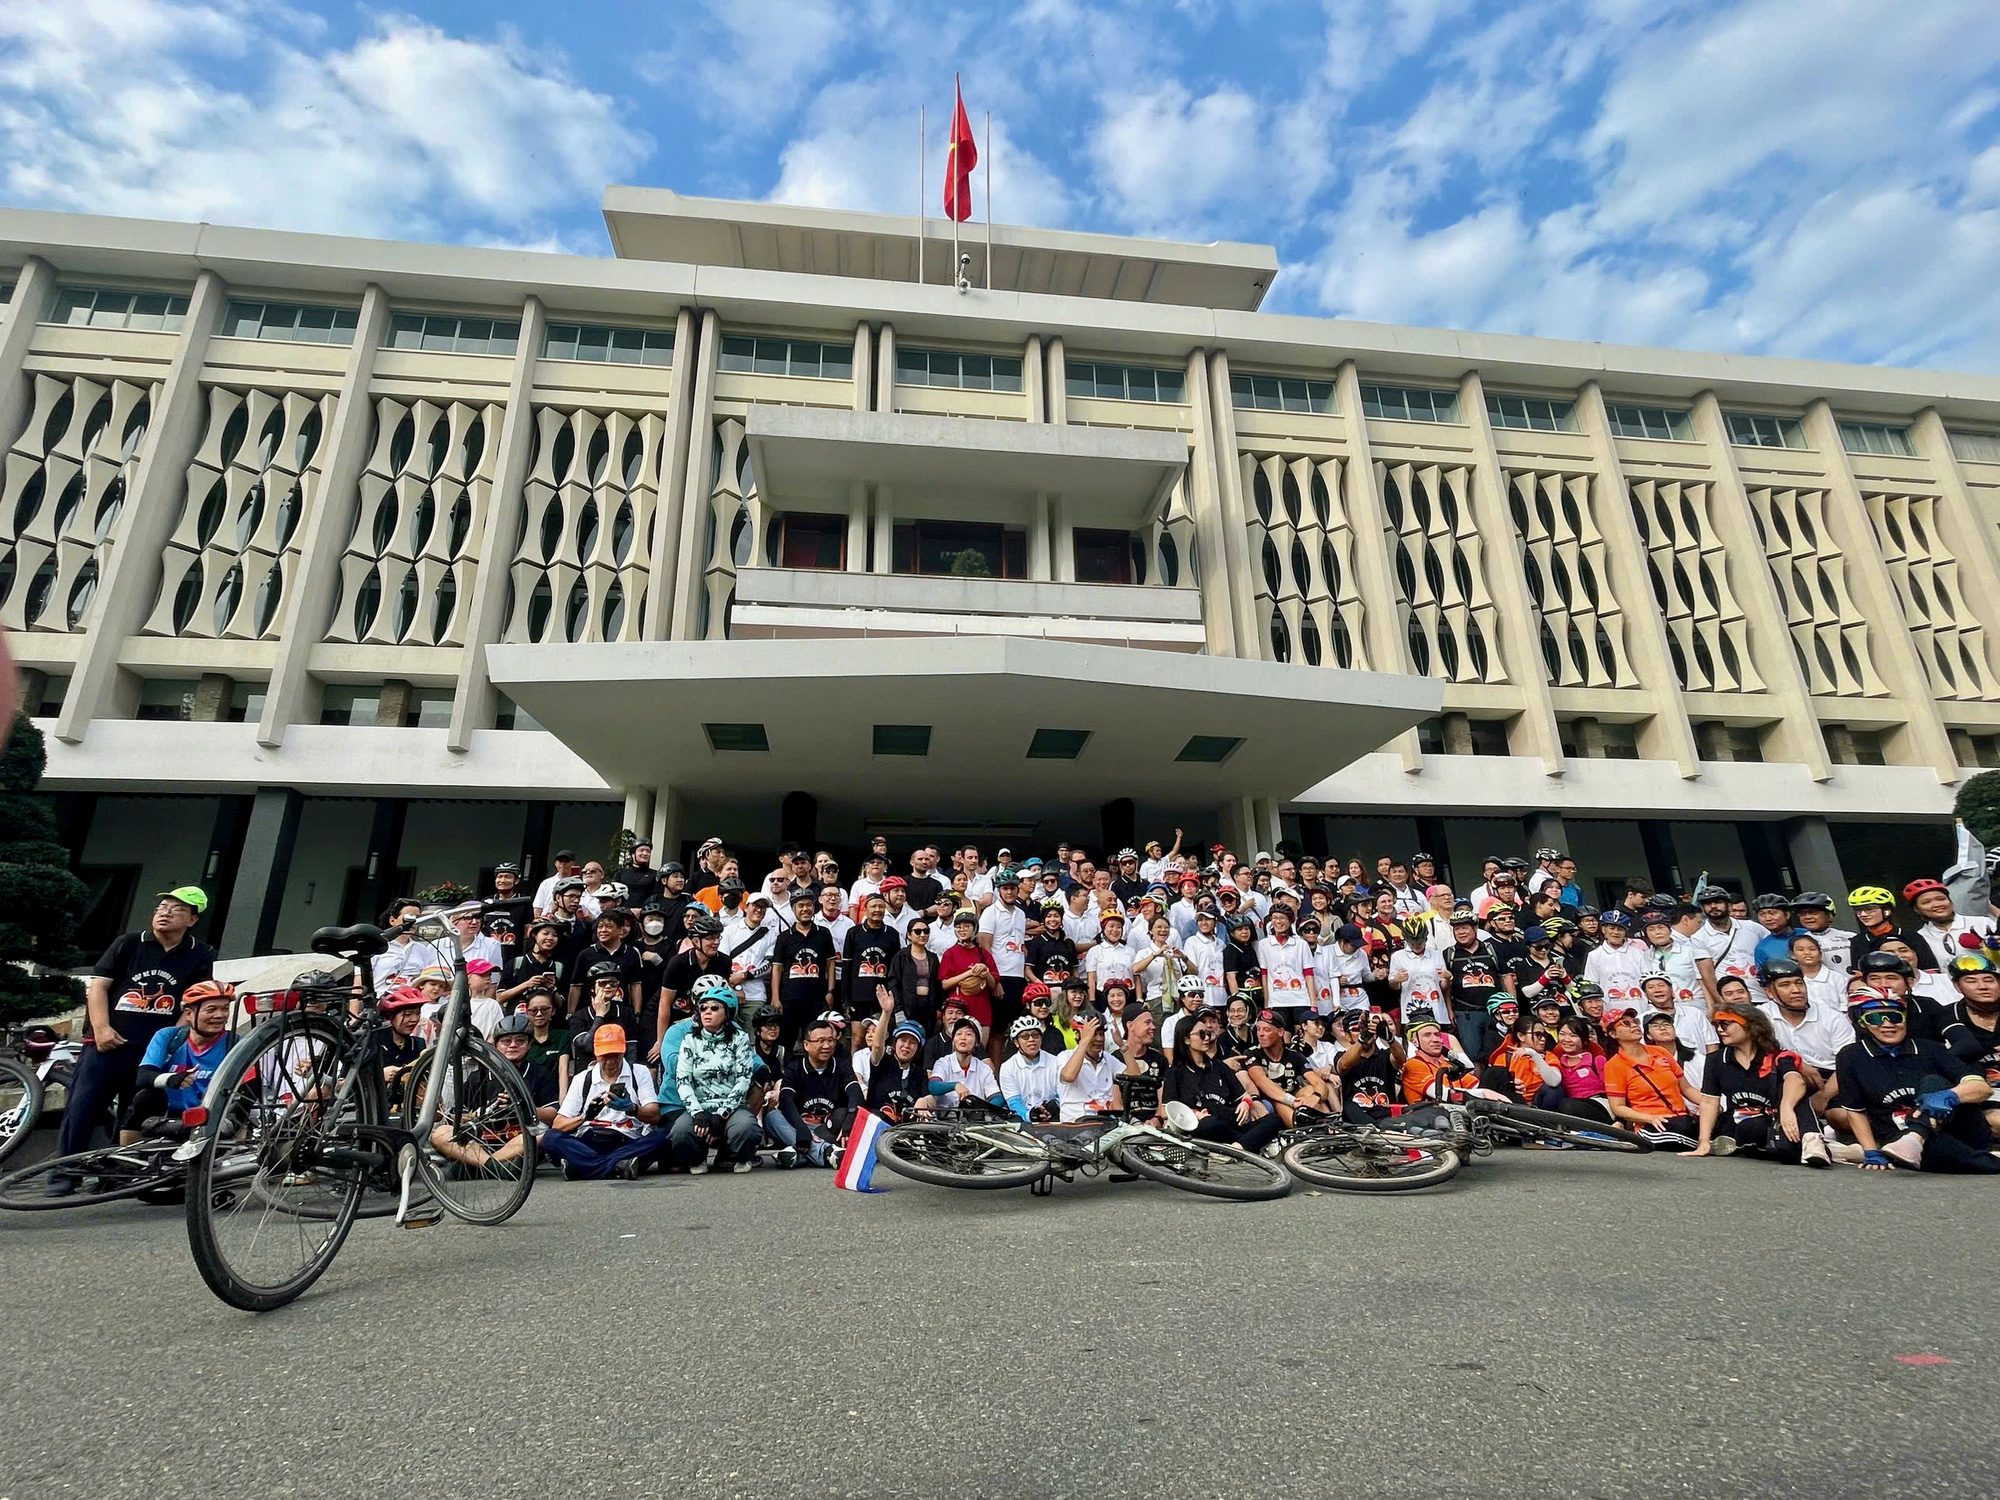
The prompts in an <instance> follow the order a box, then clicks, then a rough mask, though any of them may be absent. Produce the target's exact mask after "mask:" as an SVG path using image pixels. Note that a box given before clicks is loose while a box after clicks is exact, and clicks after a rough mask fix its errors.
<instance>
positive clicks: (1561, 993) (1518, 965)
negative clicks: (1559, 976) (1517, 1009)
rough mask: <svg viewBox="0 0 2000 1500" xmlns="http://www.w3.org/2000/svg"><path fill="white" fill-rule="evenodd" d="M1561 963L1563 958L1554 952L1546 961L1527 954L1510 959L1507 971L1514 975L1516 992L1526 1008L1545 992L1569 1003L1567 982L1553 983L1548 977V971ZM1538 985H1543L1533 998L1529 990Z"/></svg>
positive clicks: (1565, 971)
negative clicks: (1541, 961)
mask: <svg viewBox="0 0 2000 1500" xmlns="http://www.w3.org/2000/svg"><path fill="white" fill-rule="evenodd" d="M1560 963H1561V960H1560V959H1558V958H1557V957H1555V955H1553V954H1551V955H1550V956H1549V959H1548V961H1547V962H1545V963H1538V962H1537V961H1536V960H1534V959H1532V958H1529V957H1528V956H1527V955H1526V954H1523V955H1521V957H1519V958H1516V959H1511V960H1509V961H1508V964H1507V968H1506V972H1507V973H1509V974H1512V975H1513V976H1514V994H1515V996H1516V997H1517V998H1518V999H1519V1000H1520V1002H1521V1005H1522V1007H1523V1008H1524V1009H1525V1008H1526V1007H1528V1006H1530V1005H1532V1004H1534V1003H1535V1000H1539V999H1540V998H1541V997H1542V995H1543V994H1545V993H1546V994H1549V995H1552V996H1554V997H1555V998H1556V999H1558V1000H1562V1001H1564V1002H1565V1003H1567V1001H1568V998H1569V986H1568V985H1567V984H1551V983H1549V982H1548V979H1547V977H1546V976H1547V973H1548V971H1549V970H1550V969H1551V968H1555V967H1558V966H1559V965H1560ZM1563 972H1564V973H1565V974H1567V973H1568V971H1567V970H1566V969H1565V970H1563ZM1537 985H1539V986H1541V988H1540V990H1538V991H1537V992H1536V994H1535V995H1534V996H1533V998H1530V996H1529V994H1528V991H1529V990H1530V989H1532V988H1534V987H1535V986H1537Z"/></svg>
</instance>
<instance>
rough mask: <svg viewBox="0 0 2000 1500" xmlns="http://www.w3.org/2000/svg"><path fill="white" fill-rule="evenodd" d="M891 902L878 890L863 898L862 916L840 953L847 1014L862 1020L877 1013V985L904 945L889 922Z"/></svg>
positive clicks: (887, 975) (884, 977) (882, 980)
mask: <svg viewBox="0 0 2000 1500" xmlns="http://www.w3.org/2000/svg"><path fill="white" fill-rule="evenodd" d="M888 913H889V903H888V902H887V901H885V900H884V899H883V898H882V893H881V892H880V891H875V892H872V893H870V894H869V895H867V896H864V897H863V898H862V900H861V920H860V921H859V922H858V923H856V924H855V925H854V926H853V927H852V928H850V929H849V930H848V933H847V946H846V947H845V949H844V950H843V951H842V953H841V968H840V972H841V982H842V983H843V984H844V985H845V987H846V991H847V994H846V1001H847V1014H848V1017H849V1018H850V1019H851V1020H857V1021H858V1020H860V1019H861V1018H863V1017H865V1016H872V1015H874V1014H875V1009H876V1004H877V993H876V992H877V989H878V987H879V986H880V985H881V984H882V983H883V982H884V981H885V980H887V979H888V977H889V965H890V963H891V962H892V961H893V960H894V959H895V957H896V953H897V951H898V950H899V949H901V947H902V946H903V943H902V939H901V938H899V937H898V936H897V935H896V929H895V928H893V927H891V926H890V925H889V924H888V921H887V917H888Z"/></svg>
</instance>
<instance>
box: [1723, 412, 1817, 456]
mask: <svg viewBox="0 0 2000 1500" xmlns="http://www.w3.org/2000/svg"><path fill="white" fill-rule="evenodd" d="M1724 419H1725V420H1726V421H1727V422H1728V424H1729V441H1730V442H1732V443H1734V444H1735V445H1736V446H1737V447H1739V448H1803V447H1805V445H1806V434H1805V429H1804V428H1803V427H1801V426H1800V425H1799V423H1798V420H1797V419H1796V418H1794V417H1760V416H1758V415H1756V414H1755V413H1754V412H1747V411H1732V412H1727V413H1725V414H1724Z"/></svg>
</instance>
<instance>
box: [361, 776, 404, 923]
mask: <svg viewBox="0 0 2000 1500" xmlns="http://www.w3.org/2000/svg"><path fill="white" fill-rule="evenodd" d="M409 808H410V804H409V803H408V802H407V801H405V800H404V799H403V798H401V797H378V798H377V799H376V801H375V814H374V816H373V817H372V818H371V819H370V820H369V824H368V851H367V853H366V854H364V855H363V856H362V860H361V869H362V880H363V884H362V887H361V890H362V896H361V911H360V913H359V915H358V917H357V920H358V921H362V922H373V921H375V920H376V919H377V918H378V917H380V916H381V915H382V911H383V908H384V907H386V906H388V904H389V903H390V902H391V901H393V900H395V899H396V898H397V897H398V896H407V895H409V894H410V893H409V892H408V891H399V890H397V889H396V887H397V885H398V884H399V882H398V880H397V878H396V866H397V865H398V864H400V863H401V862H402V858H403V823H404V820H405V818H406V816H407V815H408V813H409Z"/></svg>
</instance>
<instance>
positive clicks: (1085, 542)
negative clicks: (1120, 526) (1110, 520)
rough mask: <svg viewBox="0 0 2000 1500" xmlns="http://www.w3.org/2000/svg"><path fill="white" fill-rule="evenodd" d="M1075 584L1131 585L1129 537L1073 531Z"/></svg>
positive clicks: (1120, 533) (1127, 533) (1097, 532)
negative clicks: (1074, 542)
mask: <svg viewBox="0 0 2000 1500" xmlns="http://www.w3.org/2000/svg"><path fill="white" fill-rule="evenodd" d="M1071 535H1072V536H1073V537H1074V538H1075V540H1076V581H1077V582H1078V583H1130V582H1131V581H1132V533H1130V532H1129V531H1092V530H1088V529H1086V528H1085V527H1082V526H1079V527H1077V528H1076V529H1075V530H1074V531H1073V532H1072V533H1071Z"/></svg>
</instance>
